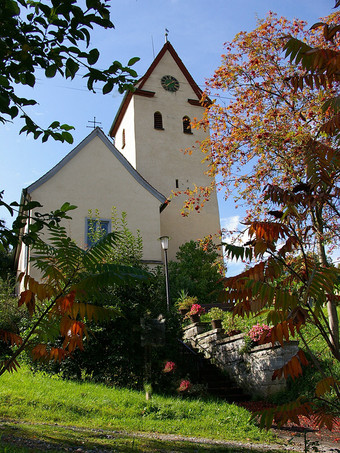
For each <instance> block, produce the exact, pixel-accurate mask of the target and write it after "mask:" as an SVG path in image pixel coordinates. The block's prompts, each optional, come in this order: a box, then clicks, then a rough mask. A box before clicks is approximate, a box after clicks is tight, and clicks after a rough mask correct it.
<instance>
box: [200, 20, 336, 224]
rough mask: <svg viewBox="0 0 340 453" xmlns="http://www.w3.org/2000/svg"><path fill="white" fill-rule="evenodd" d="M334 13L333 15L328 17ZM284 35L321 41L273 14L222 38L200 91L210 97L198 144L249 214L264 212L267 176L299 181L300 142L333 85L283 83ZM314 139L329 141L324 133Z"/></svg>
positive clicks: (314, 126) (320, 115) (318, 120)
mask: <svg viewBox="0 0 340 453" xmlns="http://www.w3.org/2000/svg"><path fill="white" fill-rule="evenodd" d="M333 19H336V20H339V17H338V15H336V16H335V17H333V16H331V17H330V18H328V20H329V21H331V20H333ZM289 34H291V35H294V36H299V37H300V38H302V39H303V40H307V41H308V42H309V43H310V44H311V45H315V46H316V45H319V44H320V43H322V33H321V32H320V31H319V30H311V31H306V23H305V22H303V21H298V20H294V21H293V22H289V21H288V20H287V19H285V18H278V17H276V15H275V14H273V13H270V14H269V15H268V17H267V18H266V19H264V20H260V21H259V24H258V27H257V28H256V29H255V30H253V31H251V32H248V33H246V32H241V33H239V34H238V35H236V37H235V38H234V40H233V41H232V42H230V43H226V44H225V54H224V55H223V56H222V64H221V66H220V67H219V68H218V69H217V70H216V71H215V74H214V75H213V77H212V78H211V79H210V80H208V81H207V88H206V91H205V96H206V97H210V98H211V99H213V101H212V102H211V103H210V105H209V107H208V108H207V109H206V111H205V116H204V119H203V120H202V121H201V122H199V123H197V124H196V126H197V127H205V128H209V129H210V137H209V138H207V139H206V140H205V141H204V142H202V144H201V147H202V151H203V152H204V153H205V155H206V160H207V163H208V165H209V173H210V174H211V175H212V176H217V175H218V176H219V178H221V181H220V182H219V183H218V184H219V185H220V186H222V187H223V189H224V190H225V196H226V197H229V196H230V195H231V194H233V195H235V194H236V195H235V198H236V200H237V201H238V202H239V203H241V204H243V205H244V206H245V207H247V208H248V209H249V210H248V215H249V216H250V217H252V218H255V217H256V216H258V215H263V213H264V212H265V207H266V206H265V205H266V202H265V200H264V195H263V189H264V188H265V186H266V185H267V184H268V183H272V184H279V185H280V186H281V187H286V188H288V187H290V188H291V187H293V185H294V184H296V183H297V182H300V181H302V180H304V178H305V164H304V160H303V156H304V147H305V145H306V144H307V143H308V142H309V140H310V139H311V138H313V137H316V135H317V132H318V125H320V124H322V122H323V119H324V112H323V110H322V104H323V99H325V97H326V96H327V95H329V94H332V93H333V90H335V88H334V87H333V89H332V88H330V87H326V88H325V89H324V90H322V91H320V90H318V89H313V88H310V87H308V86H304V87H303V89H302V90H299V91H298V92H295V91H294V89H293V88H292V86H291V85H289V84H287V82H286V80H287V78H288V77H290V76H292V75H293V74H294V73H295V71H296V69H297V67H296V65H295V64H293V63H290V62H289V60H287V59H286V57H285V54H284V52H283V45H284V40H283V36H284V35H289ZM298 69H299V70H300V71H301V66H300V67H298ZM320 140H321V141H322V143H324V144H325V145H327V144H330V145H331V144H332V141H331V139H330V138H329V137H322V138H320Z"/></svg>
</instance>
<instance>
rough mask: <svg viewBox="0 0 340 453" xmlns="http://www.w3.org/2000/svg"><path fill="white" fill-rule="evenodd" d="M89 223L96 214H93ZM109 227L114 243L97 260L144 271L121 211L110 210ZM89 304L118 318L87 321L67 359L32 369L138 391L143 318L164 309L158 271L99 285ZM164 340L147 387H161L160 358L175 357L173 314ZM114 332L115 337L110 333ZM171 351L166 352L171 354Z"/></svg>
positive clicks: (138, 243) (97, 237)
mask: <svg viewBox="0 0 340 453" xmlns="http://www.w3.org/2000/svg"><path fill="white" fill-rule="evenodd" d="M92 217H93V222H94V223H95V222H96V220H98V219H99V218H100V213H99V212H98V211H96V212H95V216H92ZM112 227H113V228H115V229H116V230H117V231H116V233H115V234H116V235H118V236H119V241H114V242H112V243H111V244H110V246H109V247H108V248H107V250H106V253H105V256H104V257H103V258H102V259H103V262H104V263H106V264H107V265H110V266H113V265H121V263H124V264H125V265H128V266H130V265H134V267H135V268H136V269H140V271H141V272H142V273H145V270H146V266H144V265H142V264H141V263H140V260H141V258H142V255H143V250H142V239H141V237H140V235H139V232H137V233H136V234H134V233H133V232H132V231H131V230H130V229H129V227H128V219H127V217H126V214H125V213H123V214H122V215H121V217H119V216H118V215H117V210H116V209H115V208H113V211H112ZM104 237H105V235H104V234H103V232H101V231H99V230H96V229H93V236H92V238H91V240H92V242H93V243H96V244H97V243H98V241H101V240H103V239H104ZM92 301H93V303H96V305H99V306H100V307H103V308H104V309H105V310H107V309H109V310H111V309H112V310H114V311H119V313H120V317H119V318H115V319H111V320H100V321H99V322H90V321H86V327H87V329H88V330H89V331H91V332H92V334H93V335H91V336H89V338H87V339H86V348H85V349H84V350H79V349H78V350H76V351H74V353H73V354H72V357H70V358H66V359H65V360H64V361H63V362H62V363H58V362H57V363H43V364H38V365H37V368H39V369H44V370H47V371H49V372H53V373H60V374H61V375H62V376H63V377H64V378H69V379H79V380H93V381H95V382H103V383H106V384H107V385H115V386H123V387H130V388H138V389H141V388H142V387H143V381H144V375H145V354H146V351H145V348H144V346H143V344H142V341H141V337H142V335H143V327H142V324H141V320H142V318H145V317H147V318H150V319H155V318H157V317H158V316H159V315H160V313H164V311H165V307H166V301H165V294H164V282H163V275H162V274H161V273H160V272H159V271H158V270H157V271H156V272H155V273H150V274H149V276H148V279H147V280H145V279H144V280H143V279H142V280H140V281H134V282H133V285H123V286H122V285H119V284H112V282H110V283H109V284H102V285H101V287H100V293H99V294H97V295H94V296H93V297H92ZM166 327H167V333H166V334H167V341H166V344H165V345H164V346H163V347H159V348H157V349H154V350H152V352H151V357H150V361H151V367H152V382H151V384H152V386H153V387H155V388H156V389H157V388H159V387H160V386H162V385H163V381H164V379H163V377H162V372H161V367H160V362H161V361H162V360H164V356H171V357H172V356H173V358H174V359H175V358H176V354H177V350H178V341H177V338H179V337H180V332H179V329H180V323H179V319H178V317H177V315H175V314H174V313H169V314H168V316H167V326H166ZM113 332H114V335H113V334H112V333H113ZM170 351H171V352H170Z"/></svg>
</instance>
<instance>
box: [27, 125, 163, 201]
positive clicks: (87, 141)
mask: <svg viewBox="0 0 340 453" xmlns="http://www.w3.org/2000/svg"><path fill="white" fill-rule="evenodd" d="M95 137H98V138H99V139H100V140H101V142H102V144H103V145H104V147H106V148H107V150H108V152H109V153H111V155H112V157H114V158H115V159H117V161H118V162H119V164H120V165H121V166H122V167H123V169H124V170H125V171H126V172H127V173H128V174H129V176H130V177H131V178H132V180H134V181H135V183H137V184H139V185H140V186H141V188H143V189H145V190H146V191H148V192H149V193H150V194H151V195H152V196H154V197H155V198H156V199H157V200H158V201H159V202H160V203H162V204H163V203H165V202H166V197H165V196H164V195H162V194H161V193H160V192H158V190H156V189H155V188H154V187H152V186H151V185H150V184H149V183H148V182H147V181H146V180H145V179H144V178H143V177H142V176H141V175H140V174H139V173H138V172H137V171H136V170H135V169H134V168H133V167H132V165H131V164H130V163H129V162H128V160H127V159H126V158H125V157H124V156H123V155H122V154H121V153H120V152H119V151H118V150H117V148H116V147H115V146H114V145H113V144H112V143H111V142H110V141H109V140H108V138H107V137H106V136H105V134H104V133H103V131H102V130H101V129H100V128H98V127H97V128H96V129H94V130H93V132H91V134H89V135H88V136H87V137H86V138H85V139H84V140H83V141H82V142H81V143H80V144H79V145H78V146H76V148H74V149H73V150H72V151H71V152H70V153H69V154H67V156H65V157H64V158H63V159H62V160H61V161H60V162H59V163H58V164H57V165H55V166H54V167H53V168H52V169H51V170H50V171H48V172H47V173H45V175H43V176H42V177H41V178H39V179H38V180H37V181H36V182H34V183H33V184H31V185H30V186H28V187H27V188H26V189H25V190H26V192H27V193H28V194H31V193H32V192H34V191H35V190H36V189H38V188H39V187H40V186H41V185H43V184H45V183H46V182H47V181H49V180H50V179H51V178H53V177H54V176H55V175H56V174H57V173H58V172H60V171H62V169H63V168H64V167H65V166H66V165H67V164H68V163H69V162H71V161H72V159H75V158H76V157H77V155H78V154H79V153H80V152H81V151H82V150H84V149H85V148H86V147H87V146H88V145H89V144H90V143H91V142H92V141H93V140H94V139H95ZM107 158H109V154H108V156H107ZM112 162H113V161H112ZM96 163H98V159H97V156H93V162H92V165H96ZM109 164H111V162H109ZM89 165H90V163H89ZM105 167H106V165H104V166H103V170H104V169H105Z"/></svg>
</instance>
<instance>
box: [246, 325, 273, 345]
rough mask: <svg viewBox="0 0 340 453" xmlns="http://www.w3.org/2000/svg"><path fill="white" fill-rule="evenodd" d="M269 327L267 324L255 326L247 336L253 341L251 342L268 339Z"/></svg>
mask: <svg viewBox="0 0 340 453" xmlns="http://www.w3.org/2000/svg"><path fill="white" fill-rule="evenodd" d="M271 330H272V329H271V327H269V326H267V324H262V325H261V324H255V326H253V327H252V328H251V329H250V330H249V332H248V336H249V337H250V338H251V339H252V340H253V341H260V340H261V338H262V339H269V338H270V333H271Z"/></svg>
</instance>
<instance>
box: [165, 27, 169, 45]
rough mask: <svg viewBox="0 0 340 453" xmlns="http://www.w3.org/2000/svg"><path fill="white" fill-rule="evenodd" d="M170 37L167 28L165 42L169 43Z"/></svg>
mask: <svg viewBox="0 0 340 453" xmlns="http://www.w3.org/2000/svg"><path fill="white" fill-rule="evenodd" d="M168 35H169V30H168V29H167V28H166V29H165V42H168Z"/></svg>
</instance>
